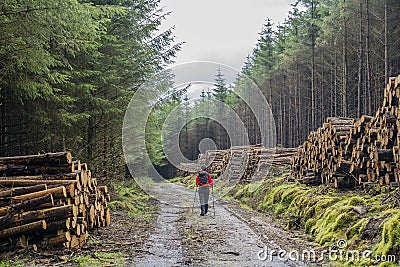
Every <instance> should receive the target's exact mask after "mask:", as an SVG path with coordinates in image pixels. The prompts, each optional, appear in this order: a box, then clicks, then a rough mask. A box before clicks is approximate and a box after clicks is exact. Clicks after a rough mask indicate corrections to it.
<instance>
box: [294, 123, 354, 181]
mask: <svg viewBox="0 0 400 267" xmlns="http://www.w3.org/2000/svg"><path fill="white" fill-rule="evenodd" d="M353 125H354V120H353V119H350V118H333V117H332V118H328V119H327V120H326V122H325V123H324V124H323V126H322V127H321V128H318V129H317V131H315V132H311V133H310V135H309V136H308V140H307V141H306V142H304V144H303V145H301V146H300V147H299V148H298V152H297V154H296V156H295V157H293V162H292V173H293V174H294V176H295V178H297V180H299V181H300V182H302V183H304V184H321V183H329V182H331V181H339V180H340V181H341V179H342V178H343V177H346V176H345V174H343V172H341V171H340V170H339V169H338V164H339V163H340V159H341V156H340V155H342V154H343V152H342V151H343V150H344V149H345V146H346V143H347V141H346V138H347V135H348V134H349V133H350V130H351V129H352V127H353Z"/></svg>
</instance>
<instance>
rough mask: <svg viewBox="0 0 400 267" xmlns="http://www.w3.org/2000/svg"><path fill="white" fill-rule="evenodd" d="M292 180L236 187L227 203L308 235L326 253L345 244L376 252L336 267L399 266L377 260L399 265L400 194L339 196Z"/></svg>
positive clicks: (268, 180)
mask: <svg viewBox="0 0 400 267" xmlns="http://www.w3.org/2000/svg"><path fill="white" fill-rule="evenodd" d="M287 176H288V174H287V173H286V174H283V175H280V176H269V177H267V178H266V179H264V180H263V181H262V182H261V183H259V184H256V185H254V184H248V185H236V186H235V187H234V188H231V190H230V191H229V193H228V195H227V198H230V199H235V200H237V201H239V202H240V203H243V204H245V205H246V206H249V207H251V208H252V209H254V210H257V211H260V212H268V213H273V214H274V215H275V216H276V217H277V218H278V219H280V220H281V221H283V222H284V225H286V229H287V230H289V229H300V230H304V231H305V232H307V233H308V234H310V235H311V236H312V237H313V238H314V240H315V242H316V243H318V244H319V245H321V246H322V247H324V248H331V247H335V246H336V245H337V242H338V241H339V240H345V241H346V242H347V247H346V248H344V249H348V250H350V249H351V250H358V251H360V253H361V252H363V251H366V250H371V251H372V256H371V260H368V261H363V260H362V258H361V259H360V260H357V259H351V258H350V259H351V260H343V261H341V262H336V264H337V266H372V265H374V266H399V265H396V264H395V263H393V262H386V263H385V262H379V261H376V260H375V257H377V256H378V257H379V256H381V255H394V256H395V257H396V260H397V262H398V261H399V260H400V209H399V207H398V206H397V202H396V201H395V200H394V196H395V195H396V194H398V190H397V191H394V192H390V193H382V192H384V191H385V190H382V191H379V192H378V191H375V192H363V191H356V190H354V191H347V192H346V191H338V190H335V189H332V188H330V187H327V186H317V187H309V186H305V185H301V184H299V183H297V182H286V180H287ZM372 259H374V260H372ZM392 259H393V258H392Z"/></svg>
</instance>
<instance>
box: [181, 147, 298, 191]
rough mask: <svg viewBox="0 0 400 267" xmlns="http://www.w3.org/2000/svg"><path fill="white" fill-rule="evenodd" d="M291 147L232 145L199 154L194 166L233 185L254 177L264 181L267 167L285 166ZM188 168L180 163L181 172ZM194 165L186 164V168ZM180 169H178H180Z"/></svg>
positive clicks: (246, 181) (287, 162)
mask: <svg viewBox="0 0 400 267" xmlns="http://www.w3.org/2000/svg"><path fill="white" fill-rule="evenodd" d="M296 151H297V150H296V149H295V148H277V149H275V148H273V149H271V148H265V147H264V146H262V145H251V146H232V147H231V148H230V149H226V150H209V151H206V153H204V154H200V155H199V158H198V164H197V166H201V165H205V166H207V171H208V172H210V173H212V174H216V175H217V176H220V175H222V174H223V176H224V177H223V179H226V180H228V181H230V182H234V183H250V182H251V181H252V180H253V179H254V177H257V179H262V178H264V177H265V176H266V175H267V173H268V171H269V167H270V166H275V167H283V166H289V165H290V163H291V158H292V157H293V156H294V154H295V153H296ZM188 166H189V165H186V164H181V168H182V170H184V169H187V167H188ZM193 166H195V164H190V167H193ZM181 168H180V169H181ZM182 172H183V171H180V173H182Z"/></svg>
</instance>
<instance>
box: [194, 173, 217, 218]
mask: <svg viewBox="0 0 400 267" xmlns="http://www.w3.org/2000/svg"><path fill="white" fill-rule="evenodd" d="M205 169H206V167H205V166H201V170H200V171H199V174H198V175H197V177H196V186H197V187H198V188H199V199H200V208H201V213H200V216H204V215H205V214H206V213H207V212H208V198H209V196H210V187H211V186H214V182H213V180H212V179H211V175H210V174H209V173H208V172H206V171H205Z"/></svg>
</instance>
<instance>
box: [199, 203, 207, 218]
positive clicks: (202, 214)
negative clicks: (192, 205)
mask: <svg viewBox="0 0 400 267" xmlns="http://www.w3.org/2000/svg"><path fill="white" fill-rule="evenodd" d="M200 208H201V213H200V216H204V215H205V214H206V205H201V206H200Z"/></svg>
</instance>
